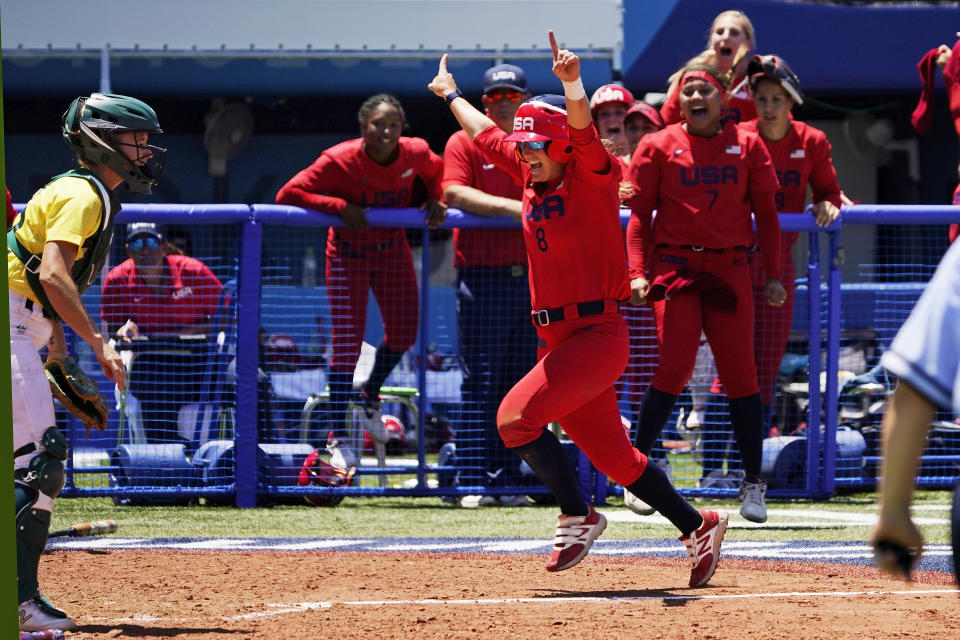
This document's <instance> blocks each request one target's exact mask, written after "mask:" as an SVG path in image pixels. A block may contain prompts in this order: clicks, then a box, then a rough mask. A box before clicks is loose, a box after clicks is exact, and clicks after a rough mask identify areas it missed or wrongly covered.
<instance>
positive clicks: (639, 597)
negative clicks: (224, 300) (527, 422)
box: [40, 551, 960, 640]
mask: <svg viewBox="0 0 960 640" xmlns="http://www.w3.org/2000/svg"><path fill="white" fill-rule="evenodd" d="M544 561H545V557H541V556H534V555H522V554H505V555H497V554H478V553H469V554H450V553H442V554H441V553H436V554H433V553H429V554H426V553H357V552H342V551H339V552H311V553H269V552H255V553H235V552H234V553H223V552H216V553H213V552H169V551H109V552H104V551H92V552H82V551H54V552H52V553H49V554H47V555H45V556H44V558H43V560H42V562H41V576H40V578H41V582H40V583H41V585H44V589H45V592H46V594H47V595H48V596H50V598H51V599H52V600H53V601H54V602H55V603H58V604H60V605H61V606H63V607H64V608H65V609H67V610H68V611H69V612H70V613H71V614H72V615H73V617H74V618H75V619H76V620H77V622H78V624H79V625H80V631H79V632H77V633H74V634H71V635H70V636H69V637H70V638H74V639H82V640H93V639H100V638H140V639H145V640H149V639H158V640H159V639H169V638H172V637H176V638H181V639H189V640H194V639H196V640H201V639H203V640H212V639H214V638H217V639H227V638H230V639H235V640H239V639H246V638H264V639H274V638H276V639H292V638H352V639H357V640H360V639H364V638H396V639H402V640H411V639H412V638H477V637H482V638H511V639H524V640H525V639H530V640H533V639H542V638H564V639H566V638H617V639H620V638H626V637H639V638H649V639H654V638H694V639H696V640H711V639H720V638H785V639H786V638H789V639H791V640H806V639H812V638H857V639H858V640H860V639H864V638H884V639H889V638H925V639H930V638H951V639H956V638H958V637H960V594H958V592H957V591H956V589H955V588H954V587H953V577H952V576H951V575H948V574H944V573H939V572H922V573H919V574H917V576H916V578H917V581H916V582H914V583H912V584H907V583H904V582H900V581H896V580H891V579H888V578H886V577H883V576H882V575H881V574H880V573H879V572H878V571H877V570H875V569H864V568H862V567H856V566H850V565H838V564H814V563H794V562H778V563H775V562H765V561H755V560H740V559H732V560H731V559H722V560H721V563H720V568H719V569H718V570H717V573H716V575H715V576H714V578H713V580H712V581H711V584H710V586H708V587H707V588H703V589H689V588H687V587H686V580H687V577H688V571H689V569H688V566H687V564H686V562H685V561H684V560H680V559H662V558H661V559H656V558H645V559H632V558H623V557H600V556H588V557H587V558H586V559H585V560H584V561H583V562H582V563H581V564H580V565H578V566H577V567H575V568H573V569H571V570H569V571H565V572H563V573H559V574H551V573H547V572H546V571H545V570H544V568H543V564H544Z"/></svg>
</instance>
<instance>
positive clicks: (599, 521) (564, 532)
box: [547, 505, 607, 571]
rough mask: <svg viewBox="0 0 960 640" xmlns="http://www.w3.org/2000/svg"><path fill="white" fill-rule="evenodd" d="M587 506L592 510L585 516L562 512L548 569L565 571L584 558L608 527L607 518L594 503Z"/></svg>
mask: <svg viewBox="0 0 960 640" xmlns="http://www.w3.org/2000/svg"><path fill="white" fill-rule="evenodd" d="M587 506H588V507H589V508H590V512H589V513H588V514H587V515H585V516H567V515H563V514H561V515H560V517H559V518H558V521H557V533H556V535H555V536H554V538H553V553H552V554H550V562H548V563H547V571H563V570H564V569H569V568H570V567H572V566H573V565H575V564H577V563H578V562H580V561H581V560H583V557H584V556H585V555H587V552H588V551H590V547H591V546H592V545H593V541H594V540H596V539H597V538H599V537H600V534H601V533H603V530H604V529H606V528H607V519H606V518H604V517H603V514H601V513H597V511H596V510H595V509H594V508H593V505H587Z"/></svg>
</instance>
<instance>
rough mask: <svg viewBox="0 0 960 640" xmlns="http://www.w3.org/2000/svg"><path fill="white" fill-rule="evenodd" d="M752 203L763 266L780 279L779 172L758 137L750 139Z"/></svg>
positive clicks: (768, 273)
mask: <svg viewBox="0 0 960 640" xmlns="http://www.w3.org/2000/svg"><path fill="white" fill-rule="evenodd" d="M749 159H750V187H749V191H750V205H751V208H752V209H753V217H754V220H755V221H756V223H757V236H758V238H759V242H760V253H761V254H762V255H763V266H764V269H765V271H766V274H767V277H768V278H776V279H778V280H779V279H780V219H779V218H778V217H777V203H776V193H777V189H778V188H779V183H778V182H777V173H776V171H775V170H774V168H773V161H772V160H771V159H770V153H769V152H768V151H767V148H766V147H765V146H763V143H762V142H761V141H760V137H759V136H754V137H752V140H750V155H749Z"/></svg>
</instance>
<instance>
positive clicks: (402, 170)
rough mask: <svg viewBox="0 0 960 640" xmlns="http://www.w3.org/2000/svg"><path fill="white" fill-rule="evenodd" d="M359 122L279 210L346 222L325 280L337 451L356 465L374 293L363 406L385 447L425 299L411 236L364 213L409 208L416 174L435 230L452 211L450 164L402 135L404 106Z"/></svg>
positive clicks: (366, 107)
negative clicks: (353, 422) (444, 194)
mask: <svg viewBox="0 0 960 640" xmlns="http://www.w3.org/2000/svg"><path fill="white" fill-rule="evenodd" d="M357 118H358V120H359V123H360V131H361V135H362V137H360V138H357V139H355V140H349V141H347V142H343V143H341V144H338V145H336V146H334V147H331V148H330V149H327V150H326V151H324V152H323V153H322V154H321V155H320V157H319V158H317V160H316V161H315V162H314V163H313V164H312V165H310V166H309V167H307V168H306V169H304V170H303V171H301V172H300V173H298V174H297V175H295V176H294V177H293V178H291V179H290V181H289V182H287V184H285V185H284V186H283V188H282V189H280V191H279V192H278V193H277V198H276V200H277V203H278V204H289V205H294V206H298V207H304V208H306V209H314V210H316V211H322V212H325V213H332V214H336V215H339V216H341V217H342V218H343V220H344V222H345V223H346V228H344V227H330V230H329V232H328V233H327V252H326V253H327V262H326V278H327V296H328V299H329V302H330V314H331V318H330V321H331V324H332V334H331V346H332V354H331V357H330V374H329V387H330V400H329V402H328V405H327V416H328V419H329V424H330V426H331V428H332V429H333V431H334V435H335V437H336V438H337V443H336V444H335V445H333V446H334V448H335V449H337V450H339V452H340V453H341V454H343V457H344V462H345V463H346V465H347V466H355V465H356V463H357V457H356V453H355V452H354V451H353V449H352V448H350V447H349V446H348V445H345V444H344V442H345V440H344V438H345V436H346V433H345V430H344V428H343V417H344V415H345V414H346V409H347V404H348V402H349V400H350V395H351V390H352V388H353V371H354V369H355V368H356V365H357V360H358V359H359V358H360V346H361V344H362V342H363V331H364V321H365V320H366V317H367V292H368V291H369V290H372V291H373V296H374V298H375V299H376V301H377V304H378V305H379V307H380V312H381V314H382V315H383V328H384V338H383V341H382V342H381V343H380V344H379V345H378V346H377V352H376V357H375V359H374V364H373V370H372V372H371V373H370V378H369V379H368V380H367V382H366V383H364V385H363V388H362V389H361V390H360V394H359V397H358V398H357V401H358V403H359V404H360V405H361V406H362V407H363V409H364V411H365V413H366V418H367V430H368V431H369V433H370V435H371V437H373V438H374V439H375V440H376V441H377V442H386V440H387V434H386V431H385V429H384V428H383V424H382V423H381V421H380V400H379V393H380V387H381V385H382V384H383V382H384V380H386V379H387V376H388V375H390V372H391V371H393V368H394V367H395V366H396V365H397V363H398V362H400V358H401V357H402V356H403V354H404V353H405V352H406V351H407V349H409V348H410V347H411V346H412V345H413V343H414V341H415V340H416V338H417V318H418V304H417V301H418V299H419V293H418V290H417V276H416V272H415V271H414V268H413V256H412V254H411V253H410V246H409V245H408V244H407V237H406V234H405V233H404V230H403V229H402V228H398V227H397V228H394V227H373V228H371V227H370V226H369V224H368V222H367V219H366V217H365V216H364V214H365V212H366V211H367V209H369V208H370V207H378V208H402V207H409V206H410V199H411V195H412V193H413V186H414V180H415V179H416V178H418V177H419V178H421V179H422V180H423V181H424V182H425V183H426V185H427V189H428V192H429V197H430V202H429V204H428V211H427V223H428V224H429V225H430V226H436V225H438V224H440V222H442V220H443V217H444V215H445V212H446V207H445V205H443V204H441V203H440V201H439V200H440V195H441V189H440V181H441V178H442V174H443V161H442V160H441V159H440V157H439V156H438V155H437V154H435V153H433V152H432V151H431V150H430V147H429V146H428V145H427V142H426V141H425V140H423V139H421V138H407V137H402V136H401V135H400V133H401V131H402V130H403V126H404V123H405V122H406V118H405V116H404V112H403V107H402V106H401V105H400V102H399V101H398V100H397V99H396V98H395V97H394V96H391V95H388V94H383V93H381V94H377V95H374V96H372V97H370V98H368V99H367V101H366V102H364V103H363V105H362V106H361V107H360V111H359V113H358V114H357Z"/></svg>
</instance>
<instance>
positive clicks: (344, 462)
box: [327, 440, 360, 469]
mask: <svg viewBox="0 0 960 640" xmlns="http://www.w3.org/2000/svg"><path fill="white" fill-rule="evenodd" d="M327 451H328V452H329V453H330V464H332V465H333V466H335V467H340V468H341V469H349V468H350V467H359V466H360V457H359V456H358V455H357V452H356V451H354V450H353V449H352V448H351V447H349V446H347V445H346V444H345V443H343V442H341V441H340V440H331V441H330V442H329V443H327Z"/></svg>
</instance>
